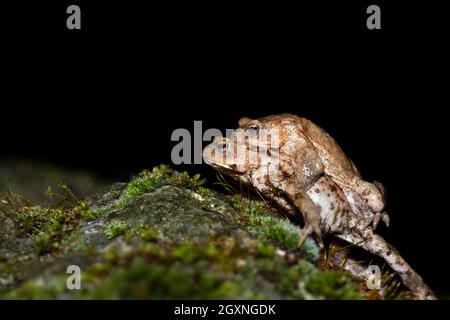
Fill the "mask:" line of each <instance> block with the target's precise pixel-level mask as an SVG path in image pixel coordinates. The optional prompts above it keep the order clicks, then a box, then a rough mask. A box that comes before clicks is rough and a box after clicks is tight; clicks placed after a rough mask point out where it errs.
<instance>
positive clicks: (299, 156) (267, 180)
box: [203, 114, 435, 299]
mask: <svg viewBox="0 0 450 320" xmlns="http://www.w3.org/2000/svg"><path fill="white" fill-rule="evenodd" d="M263 132H264V138H261V136H262V135H261V133H263ZM274 138H276V139H274ZM274 142H275V143H276V145H275V144H274ZM203 158H204V160H205V162H206V163H207V164H209V165H211V166H212V167H214V168H216V169H217V170H219V171H221V172H223V173H224V174H227V175H229V176H231V177H233V178H234V179H236V180H239V181H241V182H243V183H245V184H247V185H249V186H252V187H253V188H255V189H256V190H257V191H258V192H259V193H261V194H262V195H264V196H265V197H267V198H268V199H270V200H272V201H273V202H274V203H276V204H277V205H278V206H279V207H280V208H281V209H282V210H283V211H285V212H287V213H288V214H291V215H295V214H297V213H298V212H300V213H301V214H302V216H303V221H304V227H303V231H302V236H301V239H300V245H301V243H302V242H303V241H304V239H305V238H306V237H307V236H308V235H311V234H312V235H314V237H315V238H316V240H317V242H318V244H319V246H320V247H321V248H323V242H322V235H323V234H324V233H327V234H332V235H333V236H335V237H338V238H340V239H342V240H345V241H347V242H349V243H351V244H353V245H356V246H358V247H361V248H363V249H364V250H366V251H368V252H370V253H371V254H374V255H376V256H379V257H381V258H382V259H384V260H385V261H386V262H387V263H388V264H389V266H390V267H391V268H392V269H393V270H394V271H395V272H397V274H398V275H399V276H400V277H401V279H402V281H403V283H404V284H405V285H406V287H408V288H409V289H410V290H411V292H412V293H414V294H415V295H416V296H417V297H418V298H419V299H434V298H435V296H434V294H433V292H432V290H431V289H430V288H429V287H428V286H427V285H426V284H425V282H424V281H423V280H422V278H421V277H420V276H419V275H418V274H417V273H416V272H415V271H414V270H413V269H412V268H411V267H410V266H409V265H408V263H407V262H406V261H405V260H404V259H403V258H402V257H401V256H400V254H399V253H398V252H397V251H396V250H395V248H393V247H392V246H391V245H389V244H388V243H387V242H386V241H385V240H384V239H383V238H382V237H381V236H379V235H377V234H376V233H375V232H374V230H375V228H376V227H377V225H378V223H379V221H380V220H383V221H384V222H385V223H386V224H389V217H388V216H387V214H385V213H383V211H382V210H383V208H384V205H385V200H384V188H383V186H382V185H381V184H380V183H377V182H374V183H369V182H367V181H364V180H363V179H362V177H361V175H360V173H359V172H358V170H357V168H356V166H355V165H354V164H353V162H352V161H351V160H350V159H349V158H348V157H347V156H346V155H345V154H344V152H343V151H342V149H341V148H340V147H339V145H338V144H337V143H336V141H335V140H334V139H333V138H332V137H331V136H330V135H329V134H327V133H326V132H325V131H324V130H323V129H321V128H320V127H318V126H317V125H315V124H314V123H312V122H311V121H309V120H307V119H305V118H301V117H298V116H296V115H292V114H281V115H273V116H268V117H265V118H261V119H258V120H251V119H249V118H242V119H240V120H239V129H238V130H236V131H234V133H233V135H232V136H231V137H222V138H216V139H215V140H214V141H213V142H212V143H211V144H210V145H208V146H207V147H206V148H205V149H204V151H203Z"/></svg>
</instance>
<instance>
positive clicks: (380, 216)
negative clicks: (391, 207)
mask: <svg viewBox="0 0 450 320" xmlns="http://www.w3.org/2000/svg"><path fill="white" fill-rule="evenodd" d="M380 221H383V222H384V224H385V225H386V227H389V223H390V221H391V220H390V219H389V215H388V214H387V212H377V213H376V214H375V217H374V218H373V222H372V229H373V230H374V231H375V230H376V228H377V227H378V224H379V223H380Z"/></svg>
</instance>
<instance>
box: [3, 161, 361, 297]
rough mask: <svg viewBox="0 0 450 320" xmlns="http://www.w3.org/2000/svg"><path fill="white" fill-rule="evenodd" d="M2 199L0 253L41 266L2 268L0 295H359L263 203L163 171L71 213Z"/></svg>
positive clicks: (146, 174)
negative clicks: (75, 277) (5, 280)
mask: <svg viewBox="0 0 450 320" xmlns="http://www.w3.org/2000/svg"><path fill="white" fill-rule="evenodd" d="M4 202H5V205H4V206H3V208H2V211H3V212H8V215H6V214H3V215H2V214H1V211H0V236H1V237H3V238H2V240H1V242H0V250H1V251H0V253H1V254H2V256H4V257H6V256H8V257H15V260H20V258H21V257H29V256H32V257H34V258H33V259H32V260H33V261H37V263H35V264H34V265H33V267H32V268H22V265H21V264H17V265H13V266H9V267H8V268H9V270H10V271H11V273H10V276H11V277H12V278H11V279H10V280H11V281H10V282H9V284H8V285H7V286H3V287H0V295H1V296H2V297H5V298H25V299H79V298H82V299H84V298H98V299H115V298H120V299H170V298H175V299H183V298H185V299H187V298H189V299H192V298H199V299H225V298H228V299H242V298H244V299H360V298H362V297H363V295H362V294H361V293H360V292H359V291H358V289H357V285H358V282H357V281H355V280H354V279H352V278H351V276H350V275H349V274H347V273H344V272H339V271H322V270H320V268H319V267H318V266H317V265H316V263H317V260H318V258H319V250H318V248H317V246H316V244H315V242H314V241H313V240H312V239H308V241H306V242H305V243H304V245H303V246H302V248H298V247H297V245H296V243H297V240H298V238H299V234H300V231H299V228H298V226H296V225H293V224H292V223H291V222H289V221H288V220H287V219H285V218H282V217H278V216H276V215H274V214H273V212H271V210H270V209H269V208H266V207H265V205H264V204H263V203H262V202H260V201H253V200H248V199H245V198H242V197H241V196H225V195H223V194H220V193H217V192H215V191H212V190H209V189H206V188H204V187H203V181H202V180H201V179H200V177H199V176H194V177H190V176H189V175H187V174H185V173H178V172H176V171H173V170H171V169H170V168H168V167H165V166H162V167H158V168H155V169H153V170H152V171H145V172H143V173H142V174H141V175H139V176H138V177H136V178H134V179H133V180H132V181H131V182H130V183H128V184H116V185H114V186H112V187H111V188H110V189H108V190H106V191H105V192H103V193H101V194H98V195H96V196H93V197H91V199H89V200H87V201H85V202H82V203H76V204H74V206H72V207H66V208H42V207H36V206H34V207H33V206H19V205H17V204H16V205H11V202H8V201H4ZM54 210H62V212H63V214H62V218H61V214H60V212H55V211H54ZM30 212H33V214H32V215H30ZM36 217H39V219H37V218H36ZM34 218H36V220H33V219H34ZM6 225H7V226H8V227H7V229H5V227H1V226H6ZM11 232H12V233H11ZM49 233H50V234H49ZM11 234H14V235H19V236H11ZM15 260H14V259H12V260H11V261H15ZM70 265H77V266H79V267H80V269H81V289H80V290H69V289H68V288H67V286H66V283H67V279H68V277H69V275H68V274H67V273H66V270H67V267H68V266H70ZM5 270H6V269H5ZM19 271H20V272H19ZM19 274H20V277H19ZM0 275H1V273H0Z"/></svg>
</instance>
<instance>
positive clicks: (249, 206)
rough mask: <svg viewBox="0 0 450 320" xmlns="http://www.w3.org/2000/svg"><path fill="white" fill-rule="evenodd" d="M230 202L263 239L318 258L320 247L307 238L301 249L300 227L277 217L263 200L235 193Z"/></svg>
mask: <svg viewBox="0 0 450 320" xmlns="http://www.w3.org/2000/svg"><path fill="white" fill-rule="evenodd" d="M230 204H231V206H232V207H233V208H234V209H235V210H238V211H239V212H241V213H243V214H244V216H245V217H247V219H248V223H249V225H250V226H251V227H252V228H253V230H254V231H255V232H256V234H257V236H258V238H260V239H261V240H266V241H271V242H273V243H275V244H276V245H278V246H280V247H281V248H283V249H285V250H290V251H296V250H300V252H301V253H302V254H303V255H304V256H305V257H306V258H307V259H308V260H316V259H317V258H318V255H319V249H318V247H317V245H316V244H315V242H314V241H313V240H311V239H307V241H305V242H304V243H303V244H302V246H301V248H300V249H299V248H298V241H299V239H300V228H299V227H298V226H295V225H293V224H292V223H291V222H290V221H289V220H287V219H285V218H280V217H277V216H276V215H275V214H274V213H273V212H271V211H270V210H268V209H267V208H266V207H265V205H264V203H263V202H261V201H254V200H249V199H245V198H242V197H241V196H239V195H234V196H231V197H230Z"/></svg>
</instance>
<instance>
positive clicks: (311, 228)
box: [286, 186, 324, 249]
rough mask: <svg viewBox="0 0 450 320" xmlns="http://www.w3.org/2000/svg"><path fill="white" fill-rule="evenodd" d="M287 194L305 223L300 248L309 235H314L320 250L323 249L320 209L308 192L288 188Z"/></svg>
mask: <svg viewBox="0 0 450 320" xmlns="http://www.w3.org/2000/svg"><path fill="white" fill-rule="evenodd" d="M286 194H287V196H288V198H289V199H290V200H291V201H292V203H293V204H294V206H295V207H296V208H297V209H298V210H300V212H301V213H302V215H303V219H304V222H305V225H304V227H303V230H302V235H301V237H300V240H299V246H301V245H302V243H303V242H304V241H305V240H306V238H307V237H308V236H309V235H313V236H314V238H315V239H316V241H317V243H318V244H319V247H320V249H323V247H324V245H323V240H322V230H321V216H320V208H319V207H318V206H317V205H316V204H315V203H314V202H313V201H312V200H311V198H310V197H309V195H308V194H307V193H306V191H303V190H300V189H297V188H291V187H289V186H288V187H286Z"/></svg>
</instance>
